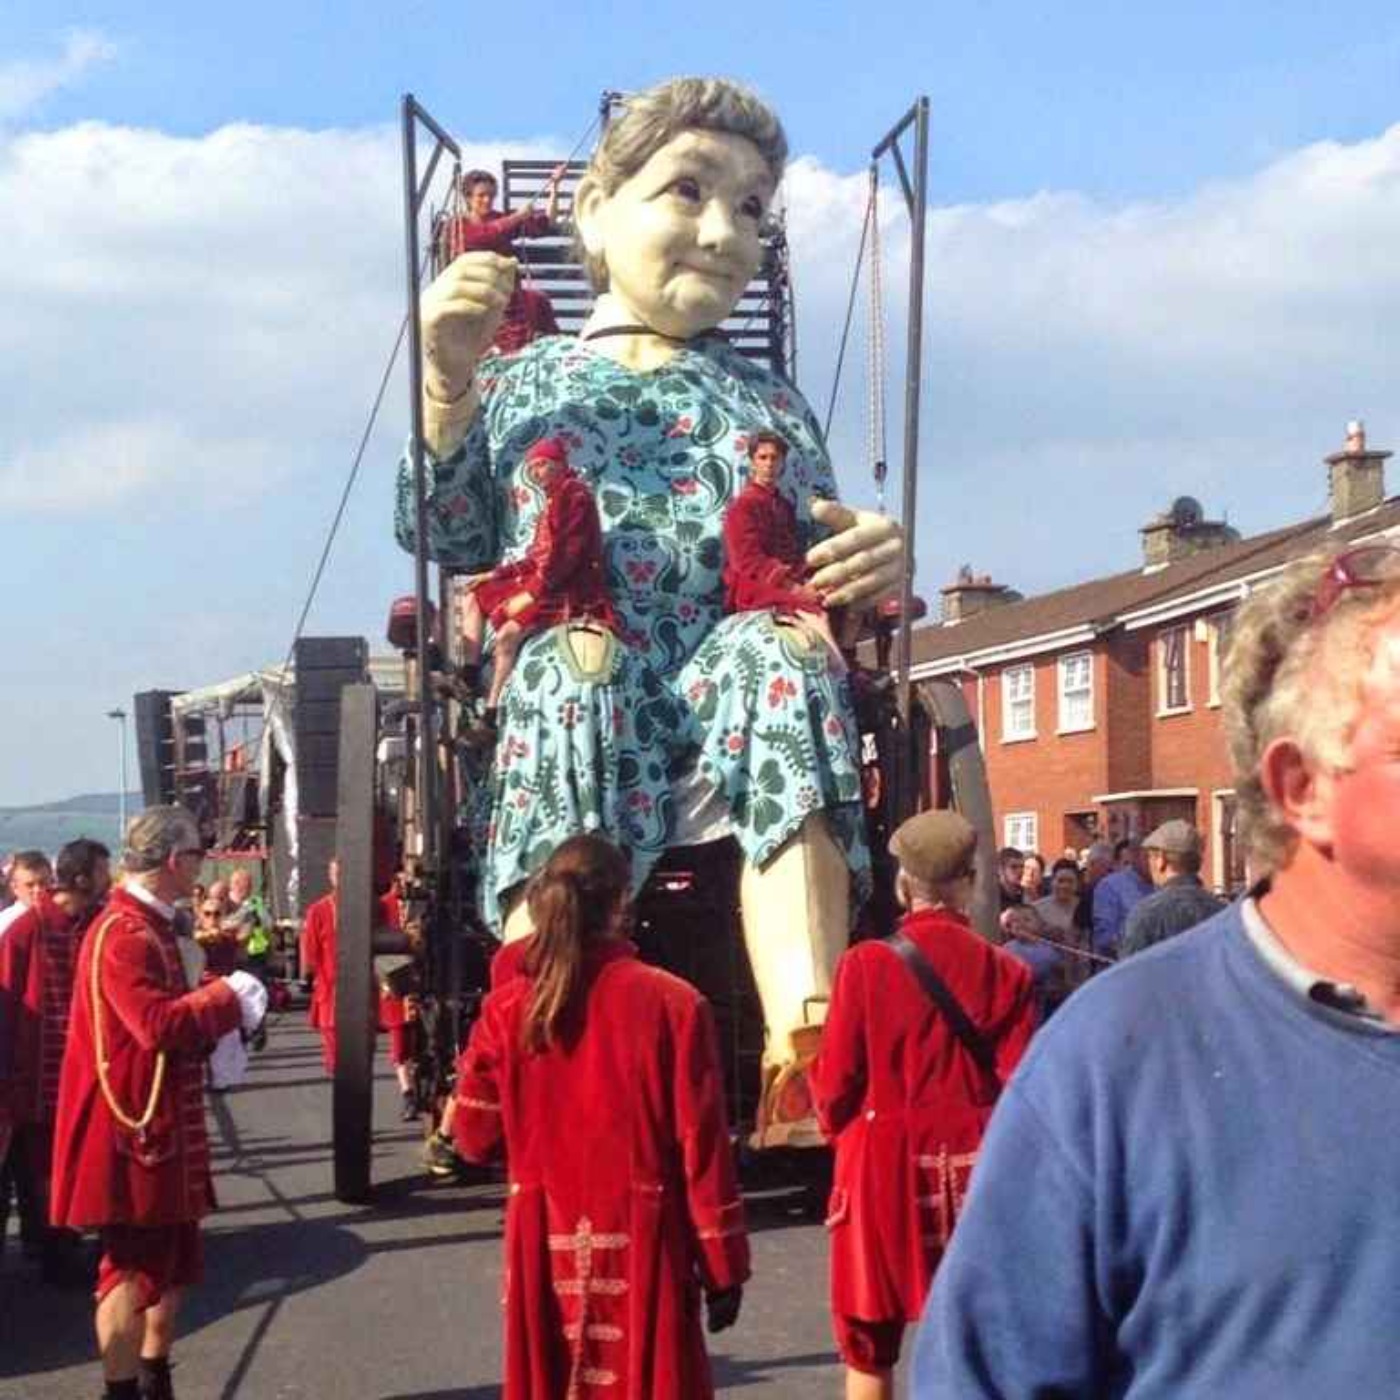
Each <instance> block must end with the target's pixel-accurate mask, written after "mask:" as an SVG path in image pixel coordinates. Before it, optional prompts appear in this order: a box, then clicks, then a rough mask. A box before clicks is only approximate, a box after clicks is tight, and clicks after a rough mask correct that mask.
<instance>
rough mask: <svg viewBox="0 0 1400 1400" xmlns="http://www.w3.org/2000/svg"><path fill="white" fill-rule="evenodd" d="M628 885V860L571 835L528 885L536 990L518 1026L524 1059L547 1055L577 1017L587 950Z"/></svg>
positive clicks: (529, 967)
mask: <svg viewBox="0 0 1400 1400" xmlns="http://www.w3.org/2000/svg"><path fill="white" fill-rule="evenodd" d="M628 883H629V870H628V862H627V857H626V856H625V855H623V853H622V852H621V851H619V850H618V848H617V847H616V846H614V845H613V844H612V843H611V842H609V841H606V840H604V839H603V838H602V837H601V836H572V837H570V838H569V839H568V840H567V841H565V842H564V843H563V845H561V846H560V847H559V848H558V849H557V850H556V851H555V852H554V854H553V855H552V856H551V857H550V858H549V861H548V863H547V864H546V865H545V867H544V869H543V870H541V871H540V873H539V874H538V875H537V876H536V877H535V879H534V881H533V882H532V883H531V886H530V893H529V907H530V920H531V922H532V923H533V924H534V928H535V932H534V937H533V938H532V939H531V947H530V952H529V955H528V956H527V958H526V961H525V971H526V973H527V974H528V975H530V976H531V977H533V979H534V986H533V987H532V988H531V991H530V1002H529V1005H528V1006H527V1007H526V1010H525V1019H524V1021H523V1023H522V1024H521V1028H520V1038H521V1044H522V1046H523V1047H524V1049H525V1050H526V1052H527V1053H542V1052H544V1051H545V1050H548V1049H549V1048H550V1047H551V1046H552V1045H553V1044H554V1043H555V1041H556V1040H557V1039H558V1038H559V1036H560V1035H561V1034H562V1033H563V1032H564V1031H565V1030H566V1029H568V1028H569V1025H570V1022H571V1021H572V1020H573V1019H574V1018H575V1017H576V1016H577V1013H578V1010H579V1000H580V993H581V991H582V985H583V962H584V953H585V950H586V949H587V948H588V947H589V946H590V945H591V944H594V943H597V942H601V941H602V940H603V939H604V938H606V937H607V936H608V934H609V932H610V931H611V928H612V924H613V920H614V916H615V915H616V912H617V907H618V905H619V903H620V902H621V901H622V899H623V898H624V896H625V895H626V893H627V888H628Z"/></svg>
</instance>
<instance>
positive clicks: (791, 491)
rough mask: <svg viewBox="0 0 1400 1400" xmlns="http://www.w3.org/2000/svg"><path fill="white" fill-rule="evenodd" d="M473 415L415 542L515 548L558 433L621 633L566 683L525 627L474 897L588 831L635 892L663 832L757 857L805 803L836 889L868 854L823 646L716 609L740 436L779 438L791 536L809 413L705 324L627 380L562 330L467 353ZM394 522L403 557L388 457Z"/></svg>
mask: <svg viewBox="0 0 1400 1400" xmlns="http://www.w3.org/2000/svg"><path fill="white" fill-rule="evenodd" d="M478 385H479V387H480V390H481V393H482V411H481V412H480V413H479V414H478V415H477V417H476V419H475V421H474V422H473V424H472V427H471V429H470V431H469V432H468V434H467V437H466V439H465V441H464V442H463V443H462V445H461V446H460V447H459V448H458V449H457V451H456V452H455V453H453V454H452V455H451V456H450V457H447V458H445V459H444V460H441V461H437V460H435V459H433V458H432V457H431V456H430V457H429V459H428V463H429V499H428V520H429V535H430V538H429V552H430V554H431V556H432V558H433V559H435V560H436V561H437V562H438V563H439V564H442V565H445V566H447V567H449V568H452V569H458V570H462V571H465V572H476V571H480V570H483V569H488V568H491V567H492V566H493V565H495V564H496V563H498V562H499V561H500V560H502V559H514V558H517V557H519V556H520V555H522V554H523V553H524V552H525V551H526V550H527V549H528V548H529V545H530V542H531V539H532V536H533V532H534V526H535V521H536V518H537V517H538V515H539V512H540V509H541V507H542V505H543V495H542V493H541V492H540V490H539V489H538V487H536V486H535V485H534V484H533V483H532V482H530V481H529V480H528V478H527V477H526V476H525V474H524V472H523V470H522V465H521V464H522V462H523V460H524V457H525V452H526V449H527V448H529V447H530V445H531V444H532V443H534V442H536V441H538V440H539V439H540V438H544V437H558V438H562V439H563V440H564V442H565V443H566V444H567V446H568V451H569V462H570V465H571V466H572V468H573V469H574V471H575V472H576V473H578V475H579V476H580V477H582V478H583V480H585V481H587V482H588V483H589V484H590V485H591V486H592V488H593V491H594V494H595V497H596V499H597V503H598V509H599V514H600V516H601V518H602V523H603V532H604V541H605V543H604V549H605V553H606V558H605V568H606V573H607V578H608V585H609V588H610V590H611V593H612V598H613V602H614V604H615V605H616V607H617V611H618V614H619V616H620V617H621V619H622V625H623V634H622V636H621V637H620V638H619V639H618V644H617V645H616V646H614V647H612V648H611V653H610V655H609V657H608V659H607V661H606V663H605V665H604V666H603V668H602V670H601V672H596V673H594V674H592V675H584V674H582V673H581V672H580V671H579V669H578V667H577V666H576V664H575V662H574V660H573V657H572V653H571V651H570V649H569V647H568V645H567V632H566V629H565V628H562V627H559V628H553V629H550V630H548V631H545V632H541V633H538V634H536V635H535V636H533V637H531V638H529V639H528V640H527V642H526V643H525V645H524V646H523V647H522V649H521V651H520V656H519V659H518V661H517V662H516V666H515V671H514V673H513V674H512V676H511V678H510V681H509V683H508V684H507V687H506V690H505V694H504V696H503V698H502V713H501V727H500V740H499V742H498V744H497V748H496V757H495V762H494V765H493V767H492V769H491V772H490V776H489V780H488V784H489V790H488V791H487V792H485V793H484V794H483V799H484V800H483V806H484V809H485V812H486V816H485V819H484V823H483V826H484V829H483V838H484V848H485V849H484V857H483V871H482V874H483V877H484V878H483V879H482V895H483V909H484V912H485V914H486V916H487V917H488V919H490V920H491V921H492V922H497V921H498V920H499V918H500V912H501V900H502V897H503V896H504V895H505V894H506V893H507V892H508V891H509V890H510V889H512V888H513V887H514V886H515V885H517V884H519V883H520V882H521V881H522V880H524V879H526V878H527V877H528V876H529V875H530V874H532V873H533V872H534V871H535V870H538V869H539V867H540V866H541V865H543V864H544V862H545V860H546V859H548V857H549V854H550V852H551V851H552V850H553V849H554V847H555V846H557V845H558V844H559V842H560V841H562V840H563V839H564V838H565V837H567V836H570V835H573V834H575V833H578V832H582V831H601V832H604V833H606V834H607V835H609V836H611V837H613V838H614V839H615V840H617V841H618V842H619V843H620V844H622V845H623V846H624V847H626V848H627V849H629V850H630V852H631V854H632V863H633V876H634V879H635V880H636V882H637V884H638V885H639V886H640V884H641V882H642V881H643V880H644V879H645V877H646V875H647V872H648V871H649V870H650V869H651V867H652V865H653V864H654V863H655V861H656V860H657V858H658V857H659V856H660V855H661V854H662V853H663V852H664V851H665V850H666V849H667V848H668V847H670V846H672V845H688V844H695V843H697V842H699V841H704V840H709V839H713V838H715V837H718V836H721V835H726V834H730V835H733V836H735V837H736V838H737V839H738V841H739V844H740V846H741V847H742V848H743V851H744V854H745V856H746V857H747V858H748V859H749V860H750V861H753V862H755V863H757V864H758V865H760V866H761V865H762V864H763V863H764V862H765V861H767V860H768V859H769V858H770V857H772V856H773V854H774V853H775V852H776V851H777V849H778V848H779V847H780V846H781V845H782V844H783V842H784V841H785V840H786V839H787V838H788V837H789V836H791V835H792V834H793V833H794V832H795V831H796V829H797V828H798V826H799V825H800V824H801V822H802V820H803V819H804V818H805V817H807V816H808V815H809V814H810V813H812V812H816V811H825V812H826V813H827V815H828V819H829V822H830V825H831V829H832V832H833V834H834V836H835V837H836V839H837V840H838V842H839V843H840V845H841V847H842V849H843V850H844V851H845V853H846V857H847V861H848V863H849V864H850V867H851V870H852V873H853V875H854V876H855V877H856V881H855V885H854V886H853V888H854V889H855V890H856V891H857V892H860V891H862V890H863V889H864V887H865V884H866V883H867V879H866V877H867V874H868V868H869V858H868V853H867V850H866V846H865V837H864V827H863V821H862V816H861V809H860V805H859V794H860V781H859V770H858V759H859V753H860V746H859V741H858V736H857V734H856V729H855V723H854V719H853V715H852V711H851V704H850V696H849V692H848V687H847V684H846V680H845V677H844V676H843V675H842V674H840V673H839V672H838V671H836V670H835V669H833V668H832V666H831V665H830V660H829V657H828V654H827V651H826V648H825V647H824V646H821V645H811V646H804V645H802V644H800V643H795V642H793V641H792V640H791V639H790V638H789V637H788V636H787V635H785V634H784V632H783V631H782V630H781V629H779V628H778V627H776V626H775V625H774V622H773V620H772V617H771V616H770V615H769V614H768V613H745V614H739V615H736V616H729V617H727V616H725V614H724V607H723V602H724V587H723V581H722V570H723V557H722V544H721V529H722V526H723V522H724V511H725V508H726V506H727V505H728V504H729V502H730V500H731V499H732V498H733V497H734V495H735V494H736V493H737V492H738V490H739V489H740V488H741V486H742V485H743V481H744V475H745V471H746V468H747V461H748V458H747V455H746V451H745V448H746V443H747V440H748V437H749V436H750V435H751V434H752V433H754V432H756V431H758V430H760V429H769V430H773V431H776V432H779V433H781V434H782V435H783V437H784V438H786V439H787V441H788V443H789V444H790V445H791V450H790V452H789V454H788V458H787V463H786V466H785V469H784V474H783V480H782V490H783V491H784V493H785V494H786V495H787V496H788V498H789V499H790V500H791V501H792V503H793V505H794V506H795V508H796V511H797V516H798V522H799V526H800V528H801V529H802V531H803V532H804V536H805V542H806V543H810V542H811V537H812V533H813V521H812V517H811V509H810V506H811V498H812V497H814V496H816V497H824V496H825V497H829V496H833V495H834V494H835V490H834V487H835V482H834V479H833V476H832V471H831V462H830V459H829V458H828V456H827V452H826V448H825V445H824V444H823V442H822V439H821V433H820V430H819V428H818V427H817V424H816V421H815V419H814V418H813V416H812V413H811V410H810V409H809V408H808V407H807V404H806V403H805V402H804V400H803V399H802V397H801V396H800V395H799V394H798V393H797V391H796V390H795V389H794V388H793V387H792V386H791V385H790V384H789V383H787V381H785V380H783V379H781V378H780V377H778V376H777V375H775V374H773V373H772V372H771V371H769V370H768V369H766V368H764V367H763V366H761V365H758V364H755V363H753V362H752V361H750V360H747V359H745V358H744V357H743V356H742V355H740V354H739V353H738V352H737V351H735V350H734V349H733V348H731V347H730V346H729V345H728V344H727V343H725V342H724V341H723V340H721V339H719V338H717V337H705V338H703V339H701V340H698V341H693V342H691V343H689V344H687V345H686V346H684V347H683V348H682V349H681V350H680V351H679V353H678V354H677V355H676V356H675V357H674V358H673V359H672V360H671V361H670V362H669V363H668V364H666V365H664V366H662V367H661V368H659V369H655V370H651V371H649V372H646V373H639V372H637V371H635V370H631V369H628V368H626V367H625V366H623V365H619V364H618V363H617V362H616V361H614V360H611V359H609V358H608V357H607V356H605V355H602V354H599V353H598V352H597V351H595V350H593V349H590V348H589V347H588V346H587V345H585V344H583V343H581V342H580V341H578V340H575V339H573V338H570V337H563V336H551V337H548V338H546V339H543V340H536V341H534V342H532V343H531V344H530V345H528V346H526V348H525V349H524V350H522V351H521V352H520V353H518V354H516V355H511V356H493V357H488V358H487V359H486V360H484V361H483V362H482V364H481V367H480V370H479V373H478ZM396 533H397V536H398V539H399V542H400V544H402V545H403V547H404V548H405V549H410V550H411V549H412V548H413V534H414V520H413V491H412V473H411V468H410V465H409V462H408V460H407V459H405V460H404V461H402V462H401V463H400V467H399V475H398V500H397V512H396Z"/></svg>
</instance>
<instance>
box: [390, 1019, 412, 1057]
mask: <svg viewBox="0 0 1400 1400" xmlns="http://www.w3.org/2000/svg"><path fill="white" fill-rule="evenodd" d="M417 1048H418V1022H417V1021H405V1022H404V1023H403V1024H402V1025H398V1026H390V1027H389V1063H390V1064H391V1065H393V1066H394V1067H395V1068H397V1067H398V1066H399V1065H406V1064H407V1063H408V1062H409V1061H410V1060H411V1059H412V1058H413V1056H414V1052H415V1051H416V1050H417Z"/></svg>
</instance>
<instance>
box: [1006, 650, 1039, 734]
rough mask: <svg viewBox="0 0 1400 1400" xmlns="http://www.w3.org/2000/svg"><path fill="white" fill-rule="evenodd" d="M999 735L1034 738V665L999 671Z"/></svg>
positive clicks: (1012, 667)
mask: <svg viewBox="0 0 1400 1400" xmlns="http://www.w3.org/2000/svg"><path fill="white" fill-rule="evenodd" d="M1001 737H1002V741H1003V743H1004V742H1005V741H1007V740H1008V739H1034V738H1035V667H1034V666H1011V667H1008V668H1007V669H1006V670H1005V671H1003V672H1002V673H1001Z"/></svg>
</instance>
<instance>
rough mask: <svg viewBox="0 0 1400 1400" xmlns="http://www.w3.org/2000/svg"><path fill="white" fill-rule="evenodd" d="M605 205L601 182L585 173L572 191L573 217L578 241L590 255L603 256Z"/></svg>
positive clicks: (605, 199)
mask: <svg viewBox="0 0 1400 1400" xmlns="http://www.w3.org/2000/svg"><path fill="white" fill-rule="evenodd" d="M607 206H608V196H607V193H606V192H605V191H604V189H603V186H602V182H601V181H600V180H599V179H598V178H597V177H596V176H594V175H585V176H584V177H583V179H582V180H580V181H579V183H578V188H577V189H576V190H575V191H574V207H573V218H574V227H575V228H576V229H577V230H578V236H579V242H581V243H582V244H583V248H584V251H585V252H586V253H587V254H588V255H589V256H590V257H594V258H601V257H602V256H603V245H604V243H605V242H606V239H605V237H604V232H603V224H604V219H603V213H604V210H606V208H607Z"/></svg>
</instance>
